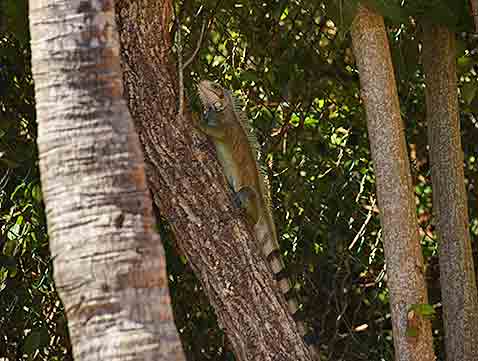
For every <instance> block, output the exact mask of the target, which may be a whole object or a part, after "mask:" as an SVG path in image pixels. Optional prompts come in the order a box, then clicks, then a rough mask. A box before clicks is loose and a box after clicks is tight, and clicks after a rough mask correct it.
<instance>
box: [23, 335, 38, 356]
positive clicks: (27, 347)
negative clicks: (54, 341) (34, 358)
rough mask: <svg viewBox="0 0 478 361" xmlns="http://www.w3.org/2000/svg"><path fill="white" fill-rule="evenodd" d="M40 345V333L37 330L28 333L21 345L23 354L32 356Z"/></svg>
mask: <svg viewBox="0 0 478 361" xmlns="http://www.w3.org/2000/svg"><path fill="white" fill-rule="evenodd" d="M40 343H41V333H40V331H39V330H34V331H32V332H30V333H29V334H28V335H27V337H25V342H24V343H23V352H24V353H26V354H27V355H32V354H33V353H34V352H35V351H36V350H38V348H39V347H40Z"/></svg>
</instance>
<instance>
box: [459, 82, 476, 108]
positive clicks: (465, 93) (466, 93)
mask: <svg viewBox="0 0 478 361" xmlns="http://www.w3.org/2000/svg"><path fill="white" fill-rule="evenodd" d="M477 88H478V84H477V83H476V82H468V83H465V84H464V85H463V86H462V87H461V96H462V97H463V101H464V102H465V103H466V104H467V105H470V104H471V102H472V101H473V99H474V98H475V96H476V90H477Z"/></svg>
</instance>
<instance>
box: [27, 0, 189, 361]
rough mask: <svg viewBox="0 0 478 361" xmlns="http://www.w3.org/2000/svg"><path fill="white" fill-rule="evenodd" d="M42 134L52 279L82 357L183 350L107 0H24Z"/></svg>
mask: <svg viewBox="0 0 478 361" xmlns="http://www.w3.org/2000/svg"><path fill="white" fill-rule="evenodd" d="M30 30H31V35H32V65H33V76H34V80H35V93H36V94H35V95H36V108H37V118H38V123H39V131H38V146H39V153H40V170H41V180H42V190H43V196H44V201H45V206H46V214H47V221H48V233H49V236H50V248H51V253H52V256H53V260H54V271H55V272H54V277H55V284H56V287H57V289H58V292H59V294H60V297H61V299H62V301H63V303H64V306H65V308H66V313H67V317H68V328H69V332H70V337H71V342H72V346H73V354H74V357H75V359H78V360H118V359H121V360H126V359H128V360H168V361H169V360H184V356H183V352H182V348H181V344H180V341H179V337H178V334H177V331H176V327H175V325H174V322H173V316H172V310H171V304H170V298H169V292H168V278H167V274H166V269H165V257H164V251H163V248H162V245H161V243H160V240H159V237H158V236H157V235H156V234H154V233H153V230H152V221H153V218H152V209H151V200H150V198H149V194H148V191H147V185H146V177H145V170H144V161H143V155H142V153H141V147H140V144H139V141H138V138H137V135H136V134H135V131H134V128H133V124H132V121H131V118H130V115H129V113H128V109H127V106H126V104H125V101H124V99H123V94H122V93H123V89H122V81H121V68H120V60H119V42H118V36H117V32H116V29H115V26H114V7H113V2H112V1H108V0H103V1H101V0H97V1H85V0H81V1H80V0H75V1H73V0H68V1H60V0H44V1H38V0H31V1H30Z"/></svg>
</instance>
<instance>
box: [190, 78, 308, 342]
mask: <svg viewBox="0 0 478 361" xmlns="http://www.w3.org/2000/svg"><path fill="white" fill-rule="evenodd" d="M198 90H199V97H200V98H201V102H202V105H203V109H204V117H203V118H202V120H201V121H200V122H198V124H197V125H198V127H199V129H200V130H201V131H203V132H204V133H205V134H206V135H208V136H209V137H210V138H211V139H212V141H213V143H214V145H215V147H216V152H217V157H218V160H219V162H220V164H221V166H222V169H223V172H224V175H225V176H226V178H227V181H228V183H229V185H230V187H231V188H232V190H233V191H234V193H235V200H236V203H238V204H239V206H241V207H242V208H244V209H245V212H246V214H247V215H248V217H249V218H250V219H251V220H252V222H253V224H254V231H255V235H256V238H257V241H258V242H259V243H260V246H261V249H262V253H263V256H264V257H265V258H266V260H267V261H268V262H269V265H270V268H271V270H272V272H273V273H274V276H275V278H276V280H277V282H278V285H279V288H280V290H281V292H282V293H283V294H284V296H285V298H286V300H287V304H288V308H289V311H290V313H291V314H292V316H293V318H294V320H295V321H296V324H297V328H298V330H299V333H300V335H301V336H302V337H304V336H306V328H305V326H304V324H303V323H302V321H300V320H298V317H297V316H298V306H297V300H296V299H295V297H294V296H293V293H292V292H291V291H292V290H291V283H290V281H289V279H288V278H286V277H285V273H284V272H283V270H284V262H283V261H282V258H281V255H280V252H279V242H278V239H277V231H276V227H275V224H274V219H273V218H272V208H271V199H270V192H269V184H268V182H267V177H266V174H265V169H264V168H263V167H262V166H261V165H260V163H259V161H258V154H259V145H258V143H257V140H256V137H255V135H254V132H253V131H252V128H251V127H250V125H249V123H248V122H247V119H246V116H245V113H244V112H243V110H242V105H241V103H240V102H239V101H238V99H236V98H235V97H234V96H233V95H232V94H231V92H230V91H227V90H225V89H223V88H222V87H221V86H220V85H219V84H217V83H214V82H211V81H207V80H203V81H201V82H200V83H199V85H198Z"/></svg>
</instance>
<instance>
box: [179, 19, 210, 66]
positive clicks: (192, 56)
mask: <svg viewBox="0 0 478 361" xmlns="http://www.w3.org/2000/svg"><path fill="white" fill-rule="evenodd" d="M206 22H207V21H206V19H204V20H203V22H202V26H201V35H199V40H198V43H197V45H196V49H195V50H194V53H193V54H192V55H191V57H190V58H189V59H188V60H187V61H186V62H185V63H184V65H183V70H184V69H186V68H187V67H188V66H189V64H191V63H192V61H193V60H194V58H195V57H196V55H197V53H198V52H199V49H201V44H202V39H203V37H204V31H205V30H206Z"/></svg>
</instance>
